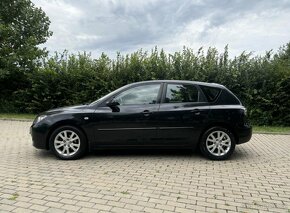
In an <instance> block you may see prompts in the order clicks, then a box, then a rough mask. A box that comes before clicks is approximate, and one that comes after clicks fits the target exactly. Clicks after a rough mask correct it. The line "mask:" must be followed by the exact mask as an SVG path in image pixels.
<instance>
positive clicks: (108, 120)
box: [31, 80, 252, 160]
mask: <svg viewBox="0 0 290 213" xmlns="http://www.w3.org/2000/svg"><path fill="white" fill-rule="evenodd" d="M31 135H32V140H33V145H34V147H36V148H39V149H47V150H51V151H52V152H53V153H54V154H55V155H56V156H57V157H59V158H61V159H66V160H71V159H78V158H80V157H82V156H83V155H85V153H86V152H87V151H91V150H96V149H119V148H122V149H129V148H134V149H137V148H147V149H148V148H149V149H152V148H170V149H180V148H182V149H195V148H197V147H198V148H200V150H201V152H202V154H203V155H204V156H205V157H207V158H209V159H212V160H225V159H228V158H229V157H230V156H231V154H232V153H233V151H234V149H235V146H236V145H238V144H242V143H245V142H247V141H249V140H250V139H251V136H252V128H251V126H250V124H249V123H248V121H247V116H246V109H245V107H244V106H243V105H242V104H241V102H240V101H239V99H238V98H237V97H236V96H235V95H234V94H233V93H232V92H231V91H230V90H228V89H227V88H226V87H224V86H222V85H220V84H215V83H204V82H194V81H177V80H176V81H175V80H158V81H144V82H137V83H133V84H129V85H126V86H123V87H121V88H119V89H117V90H115V91H113V92H111V93H109V94H108V95H106V96H104V97H102V98H100V99H99V100H97V101H95V102H93V103H90V104H87V105H79V106H71V107H64V108H57V109H52V110H49V111H46V112H44V113H41V114H39V115H38V116H37V117H36V119H35V120H34V122H33V124H32V126H31Z"/></svg>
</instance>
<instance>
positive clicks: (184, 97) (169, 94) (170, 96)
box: [165, 84, 198, 103]
mask: <svg viewBox="0 0 290 213" xmlns="http://www.w3.org/2000/svg"><path fill="white" fill-rule="evenodd" d="M183 102H198V90H197V88H196V87H195V86H194V85H187V84H168V85H167V90H166V97H165V103H183Z"/></svg>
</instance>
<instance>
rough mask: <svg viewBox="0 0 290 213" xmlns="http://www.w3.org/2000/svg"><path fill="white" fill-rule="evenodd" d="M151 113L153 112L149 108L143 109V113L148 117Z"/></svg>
mask: <svg viewBox="0 0 290 213" xmlns="http://www.w3.org/2000/svg"><path fill="white" fill-rule="evenodd" d="M151 113H152V112H150V111H149V110H144V111H143V115H144V116H146V117H147V116H149V115H150V114H151Z"/></svg>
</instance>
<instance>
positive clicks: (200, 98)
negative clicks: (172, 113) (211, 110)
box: [160, 82, 208, 104]
mask: <svg viewBox="0 0 290 213" xmlns="http://www.w3.org/2000/svg"><path fill="white" fill-rule="evenodd" d="M169 84H170V85H174V84H175V85H176V84H177V85H190V86H194V87H195V88H196V89H197V91H198V100H197V102H174V103H166V102H165V99H166V92H167V86H168V85H169ZM160 103H162V104H182V103H191V104H194V103H208V101H207V98H206V97H205V95H204V93H203V91H202V90H201V88H200V87H199V85H197V84H191V83H180V82H170V83H164V86H163V91H162V97H161V102H160Z"/></svg>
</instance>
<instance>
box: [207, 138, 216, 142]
mask: <svg viewBox="0 0 290 213" xmlns="http://www.w3.org/2000/svg"><path fill="white" fill-rule="evenodd" d="M207 141H209V142H213V143H214V142H215V139H210V138H209V139H207Z"/></svg>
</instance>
